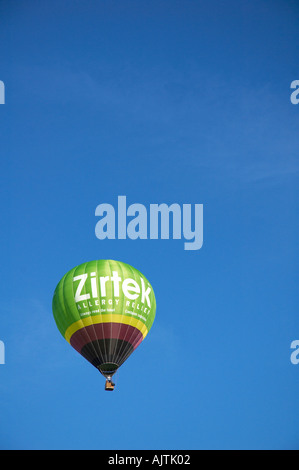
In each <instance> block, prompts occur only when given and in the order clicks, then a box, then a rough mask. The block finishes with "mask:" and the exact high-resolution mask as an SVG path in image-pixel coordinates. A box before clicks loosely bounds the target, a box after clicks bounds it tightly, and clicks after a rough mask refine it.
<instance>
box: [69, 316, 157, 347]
mask: <svg viewBox="0 0 299 470" xmlns="http://www.w3.org/2000/svg"><path fill="white" fill-rule="evenodd" d="M98 323H122V324H124V325H130V326H133V327H134V328H137V329H138V330H139V331H140V332H141V333H142V336H143V339H144V338H145V337H146V335H147V333H148V329H147V327H146V326H145V324H144V323H143V322H142V321H141V320H138V319H137V318H134V317H131V316H129V315H116V314H114V315H89V316H86V317H84V318H81V320H78V321H76V322H74V323H72V324H71V325H70V326H69V327H68V329H67V330H66V332H65V335H64V336H65V339H66V340H67V341H68V342H70V339H71V336H72V335H73V334H74V333H76V331H78V330H80V329H81V328H84V327H85V326H90V325H96V324H98Z"/></svg>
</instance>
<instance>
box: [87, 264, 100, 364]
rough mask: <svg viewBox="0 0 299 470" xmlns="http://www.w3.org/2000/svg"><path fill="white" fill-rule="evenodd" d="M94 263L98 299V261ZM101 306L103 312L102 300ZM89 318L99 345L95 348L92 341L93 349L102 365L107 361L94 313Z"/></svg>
mask: <svg viewBox="0 0 299 470" xmlns="http://www.w3.org/2000/svg"><path fill="white" fill-rule="evenodd" d="M92 263H94V264H95V272H96V282H97V292H98V297H100V294H99V292H100V291H99V285H98V260H94V261H92ZM86 266H87V265H86ZM85 271H86V268H85ZM99 304H100V308H99V311H101V299H100V302H99ZM89 316H90V321H91V325H92V329H93V331H94V336H95V338H96V344H97V347H95V345H94V341H92V347H93V348H94V350H95V358H96V359H98V362H100V363H101V364H102V363H103V362H104V361H105V357H104V356H103V351H102V349H101V346H100V342H99V339H98V334H97V332H96V327H95V323H94V315H92V312H90V315H89ZM102 330H103V332H104V329H103V328H102ZM104 345H105V343H104Z"/></svg>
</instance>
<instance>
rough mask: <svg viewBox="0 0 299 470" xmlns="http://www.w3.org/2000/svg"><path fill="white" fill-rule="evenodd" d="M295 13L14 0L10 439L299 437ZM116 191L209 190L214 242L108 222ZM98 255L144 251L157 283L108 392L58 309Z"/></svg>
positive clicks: (36, 442)
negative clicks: (73, 276) (82, 268)
mask: <svg viewBox="0 0 299 470" xmlns="http://www.w3.org/2000/svg"><path fill="white" fill-rule="evenodd" d="M298 13H299V6H298V3H297V1H292V0H284V1H282V0H274V1H272V2H269V1H266V0H264V1H262V0H252V1H242V2H239V1H237V0H228V1H226V2H221V1H216V0H212V1H210V2H203V1H201V0H197V1H195V0H188V1H185V0H178V1H171V0H159V1H158V0H151V1H145V0H138V1H137V0H131V1H128V0H122V1H121V2H120V1H116V0H115V1H113V2H111V1H106V0H101V1H97V2H96V1H90V0H86V1H84V2H83V1H66V0H59V1H58V0H53V1H44V2H38V1H33V0H28V1H26V2H25V1H20V2H9V1H5V0H4V1H2V2H1V4H0V24H1V28H0V44H1V52H0V57H1V62H0V63H1V67H0V70H1V76H0V79H1V80H3V81H4V83H5V87H6V104H5V105H2V106H0V116H1V117H0V119H1V142H0V148H1V154H2V158H1V165H2V171H1V184H2V188H3V189H2V190H3V196H2V198H1V210H2V214H3V215H2V220H3V222H4V223H3V224H2V234H1V237H2V247H3V249H2V267H3V271H2V273H3V274H2V282H1V307H2V309H1V311H2V313H1V319H0V340H2V341H3V342H4V343H5V353H6V357H5V360H6V361H5V362H6V363H5V365H0V448H2V449H111V450H112V449H253V448H255V449H298V448H299V433H298V421H299V412H298V386H299V366H294V365H292V364H291V361H290V354H291V351H290V344H291V342H292V341H293V340H296V339H299V315H298V300H299V299H298V243H297V240H298V237H299V225H298V209H299V204H298V202H299V201H298V172H299V159H298V148H299V133H298V125H299V106H294V105H292V104H291V102H290V95H291V90H290V84H291V82H292V81H293V80H297V79H299V70H298V50H299V38H298V30H299V20H298V18H299V15H298ZM118 195H126V196H127V201H128V204H132V203H134V202H139V203H141V204H144V205H145V206H147V207H148V206H149V204H153V203H163V202H164V203H167V204H171V203H173V202H176V203H178V204H187V203H188V204H203V205H204V245H203V247H202V249H201V250H198V251H185V250H184V248H183V240H135V241H133V240H104V241H100V240H98V239H97V238H96V236H95V230H94V229H95V224H96V222H97V219H96V217H95V214H94V212H95V208H96V206H97V205H98V204H100V203H103V202H107V203H110V204H113V205H115V206H116V204H117V196H118ZM93 259H117V260H120V261H124V262H127V263H129V264H131V265H133V266H134V267H136V268H137V269H139V270H140V271H141V272H143V273H144V274H145V276H146V277H147V278H148V279H149V280H150V282H151V284H152V285H153V287H154V289H155V294H156V298H157V313H156V320H155V323H154V325H153V328H152V330H151V331H150V334H149V335H148V337H147V338H146V340H145V342H144V343H143V344H141V346H140V347H139V348H138V349H137V350H136V351H135V353H134V354H133V355H132V356H131V357H130V358H129V359H128V361H127V362H126V363H125V364H124V365H123V366H122V367H121V368H120V370H119V371H118V373H117V376H116V389H115V391H114V392H113V393H112V394H107V393H106V392H105V391H104V381H103V377H102V376H101V375H100V374H99V373H98V372H97V371H96V370H95V369H94V368H93V367H92V366H91V365H90V364H89V363H87V362H86V361H85V360H84V359H83V358H82V357H81V356H80V355H79V354H78V353H76V351H74V350H73V349H72V348H70V347H69V345H68V344H67V343H66V342H65V341H64V339H63V338H62V337H61V336H60V334H59V332H58V330H57V328H56V325H55V323H54V320H53V317H52V310H51V302H52V295H53V291H54V289H55V286H56V284H57V283H58V281H59V280H60V278H61V277H62V276H63V274H64V273H65V272H67V271H68V270H69V269H71V268H72V267H74V266H76V265H77V264H80V263H82V262H85V261H89V260H93ZM161 384H162V386H161ZM107 426H108V427H110V426H111V429H112V430H111V432H107Z"/></svg>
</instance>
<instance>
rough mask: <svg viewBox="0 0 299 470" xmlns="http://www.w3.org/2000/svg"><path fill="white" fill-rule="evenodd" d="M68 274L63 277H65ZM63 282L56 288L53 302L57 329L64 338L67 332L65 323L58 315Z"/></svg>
mask: <svg viewBox="0 0 299 470" xmlns="http://www.w3.org/2000/svg"><path fill="white" fill-rule="evenodd" d="M65 276H66V274H65V275H64V276H63V277H65ZM60 283H61V281H60V282H59V283H58V285H57V286H56V288H55V291H54V295H53V300H52V310H53V313H54V320H55V322H56V325H57V328H58V330H59V331H60V333H61V335H62V336H64V332H65V325H63V322H62V320H61V317H60V316H59V315H57V310H59V309H60V303H59V299H58V297H59V286H60ZM64 316H66V313H65V312H64Z"/></svg>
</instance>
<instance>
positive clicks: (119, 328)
mask: <svg viewBox="0 0 299 470" xmlns="http://www.w3.org/2000/svg"><path fill="white" fill-rule="evenodd" d="M115 263H116V264H117V267H118V268H120V270H121V274H122V278H123V277H124V275H123V269H122V266H121V264H120V263H118V262H117V261H115ZM120 301H121V302H122V304H121V305H120V308H119V311H120V312H121V320H120V322H119V327H118V334H117V339H119V336H120V331H121V325H122V324H123V322H122V320H123V301H124V297H123V296H120V295H119V302H120ZM116 350H117V342H115V346H114V351H113V354H112V362H114V363H116V362H115V361H116V358H117V355H116ZM118 365H119V364H118Z"/></svg>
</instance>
